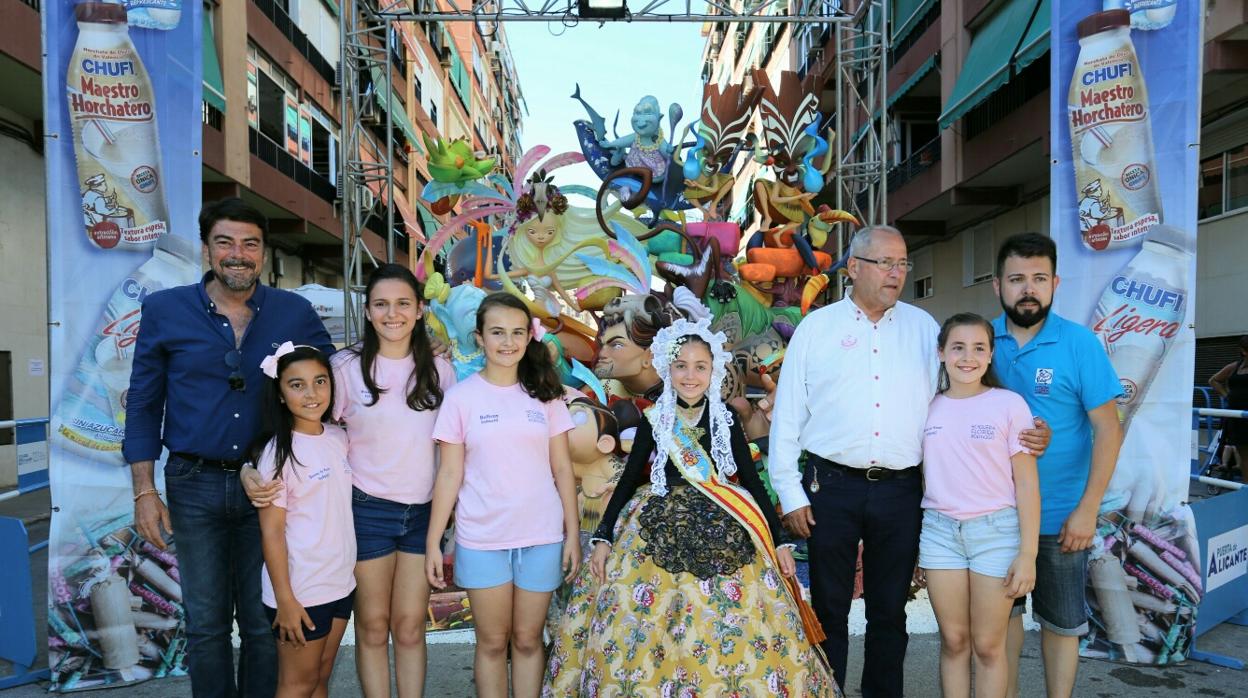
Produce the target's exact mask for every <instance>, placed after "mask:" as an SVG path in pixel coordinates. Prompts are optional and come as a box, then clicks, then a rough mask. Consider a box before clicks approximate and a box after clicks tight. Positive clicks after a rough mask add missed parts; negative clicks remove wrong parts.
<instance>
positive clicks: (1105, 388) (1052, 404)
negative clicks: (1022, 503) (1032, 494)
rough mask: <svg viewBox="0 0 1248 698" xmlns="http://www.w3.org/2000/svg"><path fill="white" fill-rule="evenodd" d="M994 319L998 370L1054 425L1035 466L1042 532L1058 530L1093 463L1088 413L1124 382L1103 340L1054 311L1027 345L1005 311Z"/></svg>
mask: <svg viewBox="0 0 1248 698" xmlns="http://www.w3.org/2000/svg"><path fill="white" fill-rule="evenodd" d="M992 326H993V328H994V330H995V332H994V334H995V339H996V348H995V351H994V353H993V361H992V363H993V366H994V367H995V369H996V373H997V377H998V378H1000V379H1001V382H1002V383H1004V384H1005V387H1007V388H1009V389H1010V390H1013V391H1014V392H1016V393H1018V394H1019V395H1022V396H1023V399H1024V400H1026V401H1027V406H1028V407H1030V408H1031V413H1032V414H1033V415H1035V416H1037V417H1042V418H1043V419H1044V421H1046V422H1048V424H1049V427H1050V428H1051V429H1052V430H1053V440H1052V442H1050V443H1049V447H1048V449H1047V450H1046V451H1045V452H1044V455H1043V456H1041V457H1040V460H1039V462H1038V464H1037V465H1038V468H1039V471H1040V533H1041V535H1057V534H1058V533H1060V532H1061V529H1062V524H1064V523H1066V519H1067V517H1069V516H1070V513H1071V512H1072V511H1074V509H1075V507H1076V506H1077V505H1078V504H1079V500H1080V499H1081V498H1082V497H1083V490H1084V488H1086V487H1087V484H1088V474H1089V473H1090V472H1091V469H1092V422H1091V420H1089V419H1088V412H1090V411H1091V410H1093V409H1096V408H1097V407H1100V406H1101V405H1104V404H1105V403H1106V402H1109V401H1110V400H1113V399H1116V398H1118V397H1120V396H1122V386H1121V384H1120V383H1119V382H1118V374H1117V373H1116V372H1115V371H1114V367H1113V366H1112V365H1111V364H1110V363H1109V357H1108V356H1107V355H1106V354H1105V349H1104V347H1103V346H1102V344H1101V341H1100V340H1099V339H1097V337H1096V335H1095V334H1093V333H1092V331H1091V330H1089V329H1088V328H1086V327H1084V326H1082V325H1078V324H1075V323H1073V322H1071V321H1069V320H1067V319H1065V318H1063V317H1061V316H1059V315H1057V314H1056V313H1049V316H1048V318H1047V319H1045V321H1044V325H1043V326H1042V327H1041V328H1040V332H1039V333H1037V334H1036V336H1035V337H1033V338H1032V339H1031V341H1030V342H1028V343H1027V345H1026V346H1024V347H1022V348H1020V347H1019V346H1018V342H1017V341H1015V340H1014V337H1013V336H1012V335H1011V334H1010V332H1009V330H1008V329H1007V328H1006V322H1005V315H1004V314H1002V315H1001V316H999V317H998V318H997V319H995V320H993V321H992Z"/></svg>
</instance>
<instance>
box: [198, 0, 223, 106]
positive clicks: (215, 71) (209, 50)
mask: <svg viewBox="0 0 1248 698" xmlns="http://www.w3.org/2000/svg"><path fill="white" fill-rule="evenodd" d="M200 43H202V44H203V46H202V47H201V50H202V52H203V54H204V101H205V102H207V103H208V104H209V105H211V106H212V107H215V108H216V109H217V110H218V111H221V112H224V111H225V83H224V82H222V81H221V61H220V60H219V59H218V58H217V42H216V40H215V38H214V37H213V35H212V18H211V16H209V14H208V13H207V12H205V13H204V31H203V33H202V38H201V39H200Z"/></svg>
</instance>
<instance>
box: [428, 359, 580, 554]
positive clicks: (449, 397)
mask: <svg viewBox="0 0 1248 698" xmlns="http://www.w3.org/2000/svg"><path fill="white" fill-rule="evenodd" d="M572 427H573V424H572V416H571V415H570V414H569V413H568V407H567V405H565V404H564V402H563V400H551V401H550V402H541V401H539V400H537V399H536V398H533V397H531V396H530V395H529V394H528V393H526V392H524V388H522V387H521V386H520V385H519V384H516V385H509V386H507V387H500V386H497V385H493V384H492V383H490V382H489V381H487V380H485V379H484V378H482V377H481V374H479V373H477V374H474V375H472V376H469V377H468V378H466V379H464V381H463V382H462V383H459V384H457V385H456V386H455V387H453V388H451V390H450V391H449V392H448V393H447V394H446V400H444V401H443V403H442V410H441V411H440V413H439V414H438V424H437V426H435V427H434V428H433V438H435V439H437V440H438V441H442V442H445V443H451V444H464V450H465V454H464V484H463V485H462V486H460V488H459V501H458V503H457V504H456V507H455V542H456V544H458V545H463V546H465V547H468V548H472V549H474V550H507V549H509V548H524V547H527V546H530V545H545V544H547V543H558V542H560V541H562V540H563V503H562V502H560V500H559V491H558V490H557V489H556V488H555V476H554V475H553V474H552V473H551V470H550V439H551V438H552V437H555V436H558V435H559V434H562V433H564V432H566V431H571V429H572Z"/></svg>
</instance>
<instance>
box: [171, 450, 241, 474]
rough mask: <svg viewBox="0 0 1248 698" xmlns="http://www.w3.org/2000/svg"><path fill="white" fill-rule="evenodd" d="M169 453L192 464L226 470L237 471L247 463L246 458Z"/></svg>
mask: <svg viewBox="0 0 1248 698" xmlns="http://www.w3.org/2000/svg"><path fill="white" fill-rule="evenodd" d="M169 455H170V456H173V457H174V458H180V459H182V460H184V461H186V462H187V463H190V464H192V465H202V466H203V467H205V468H212V469H214V470H225V471H227V472H238V471H240V470H242V469H243V466H244V465H246V464H247V460H246V459H245V458H239V459H236V460H224V459H219V458H204V457H202V456H197V455H195V454H194V453H170V454H169Z"/></svg>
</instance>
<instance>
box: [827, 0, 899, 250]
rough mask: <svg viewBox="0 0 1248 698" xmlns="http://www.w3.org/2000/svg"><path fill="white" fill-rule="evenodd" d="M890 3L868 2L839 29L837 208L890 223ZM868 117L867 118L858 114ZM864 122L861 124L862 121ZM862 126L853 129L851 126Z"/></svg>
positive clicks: (868, 219) (873, 221)
mask: <svg viewBox="0 0 1248 698" xmlns="http://www.w3.org/2000/svg"><path fill="white" fill-rule="evenodd" d="M891 4H892V0H865V1H864V2H863V3H862V5H861V6H860V7H859V9H858V11H857V12H856V13H855V14H854V19H853V21H852V22H850V23H841V24H838V25H837V28H836V94H837V101H838V104H839V105H840V108H839V109H837V111H836V125H835V128H836V132H837V133H838V134H841V137H838V138H837V160H836V181H837V187H838V189H837V199H836V203H837V208H840V209H843V210H846V211H850V212H852V213H854V214H855V215H857V216H858V217H859V220H862V221H863V222H864V223H867V224H871V225H875V224H880V223H885V222H887V221H888V182H887V175H888V173H887V168H886V167H885V163H886V162H887V158H886V156H887V148H886V146H887V143H888V138H887V136H888V109H886V108H885V104H886V100H887V98H888V60H887V59H888V46H889V41H888V32H889V24H890V23H889V22H888V21H887V19H888V16H889V14H888V13H889V9H890V8H889V5H891ZM860 115H865V117H863V116H860ZM863 118H865V119H866V123H865V124H863V122H862V119H863ZM851 124H854V125H858V124H863V125H861V126H858V127H857V128H856V129H855V130H853V131H849V128H850V125H851Z"/></svg>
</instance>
